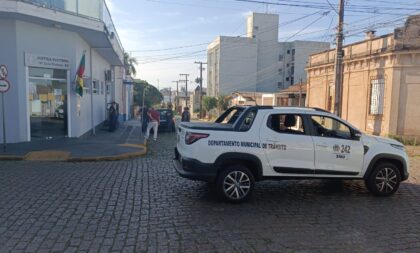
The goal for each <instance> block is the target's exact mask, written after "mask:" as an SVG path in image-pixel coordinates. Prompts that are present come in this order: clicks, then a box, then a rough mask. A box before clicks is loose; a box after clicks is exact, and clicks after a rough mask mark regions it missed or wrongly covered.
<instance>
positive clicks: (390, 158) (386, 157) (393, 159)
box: [363, 154, 407, 181]
mask: <svg viewBox="0 0 420 253" xmlns="http://www.w3.org/2000/svg"><path fill="white" fill-rule="evenodd" d="M384 162H389V163H392V164H394V165H395V166H396V167H397V168H398V170H399V172H400V175H401V179H405V177H406V175H407V163H406V161H405V160H404V158H402V157H400V156H397V155H393V154H379V155H376V156H375V157H374V158H373V159H372V160H371V161H370V163H369V166H368V168H367V170H366V173H365V175H364V177H363V178H364V179H367V178H368V177H369V176H370V174H371V173H372V171H373V170H374V169H375V167H376V166H377V165H378V164H380V163H384ZM402 181H403V180H402Z"/></svg>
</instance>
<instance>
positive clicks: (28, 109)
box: [25, 66, 72, 142]
mask: <svg viewBox="0 0 420 253" xmlns="http://www.w3.org/2000/svg"><path fill="white" fill-rule="evenodd" d="M29 68H30V66H25V81H26V98H25V99H26V119H27V122H26V129H27V131H26V140H27V141H28V142H31V141H32V136H31V110H30V106H29V95H30V91H29V88H30V87H29V79H30V76H29ZM34 79H45V80H64V79H56V78H42V77H41V78H34ZM66 86H67V94H66V96H67V137H72V136H71V124H70V122H71V113H70V112H71V110H70V108H71V103H70V99H71V96H70V92H71V83H70V70H69V69H66Z"/></svg>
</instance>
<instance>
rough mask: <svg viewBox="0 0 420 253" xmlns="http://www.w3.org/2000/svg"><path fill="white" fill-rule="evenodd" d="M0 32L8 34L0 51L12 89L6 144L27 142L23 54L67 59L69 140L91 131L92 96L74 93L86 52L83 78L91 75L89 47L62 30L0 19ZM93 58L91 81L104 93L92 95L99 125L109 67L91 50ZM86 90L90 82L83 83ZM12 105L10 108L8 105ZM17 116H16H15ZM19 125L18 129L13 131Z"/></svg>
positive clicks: (96, 122) (27, 120)
mask: <svg viewBox="0 0 420 253" xmlns="http://www.w3.org/2000/svg"><path fill="white" fill-rule="evenodd" d="M0 32H1V33H2V34H8V35H10V36H7V39H3V40H2V45H4V48H7V50H0V59H1V62H2V63H3V61H4V63H5V64H7V65H8V67H9V72H10V76H9V78H10V81H11V82H12V89H11V90H10V92H9V93H7V99H6V105H7V106H8V109H7V110H8V114H7V122H8V123H7V124H8V125H7V129H14V130H13V131H10V130H9V131H8V142H11V143H13V142H22V141H29V138H28V135H30V128H29V112H28V110H29V106H28V94H29V88H28V84H27V80H26V76H27V73H26V69H27V68H26V67H25V62H24V55H25V52H26V53H32V54H39V55H48V56H58V57H65V58H68V59H69V60H70V63H71V66H70V71H69V76H70V82H71V83H70V85H69V86H68V87H67V89H68V93H69V102H70V106H69V114H68V115H69V122H71V125H70V133H71V135H70V137H79V136H81V135H83V134H84V133H86V132H87V131H89V130H90V129H91V128H92V122H91V118H92V114H91V97H90V94H89V93H86V92H85V94H84V96H83V97H82V98H78V96H77V95H76V93H75V92H74V84H73V81H74V77H75V75H76V71H77V68H78V66H79V63H80V60H81V58H82V55H83V52H84V51H86V68H85V75H86V76H90V46H89V45H88V44H87V43H86V42H85V41H84V40H83V39H82V38H81V37H80V36H79V35H78V34H77V33H74V32H69V31H66V30H62V29H56V28H52V27H51V28H50V27H44V26H40V25H35V24H31V23H27V22H23V21H12V20H4V19H1V20H0ZM92 58H93V79H95V80H98V81H99V89H101V88H102V86H101V85H100V83H101V82H103V83H104V86H103V87H104V91H103V92H102V91H101V90H99V94H97V95H94V96H93V99H94V100H93V101H94V109H93V110H94V116H93V118H94V125H95V126H96V125H98V124H100V123H101V122H103V121H104V120H105V115H106V113H105V80H104V79H105V75H104V72H105V70H106V69H109V68H110V65H109V64H108V63H107V61H105V60H104V59H103V58H102V57H101V56H100V55H99V54H97V53H96V52H95V50H94V49H93V50H92ZM85 86H86V87H89V82H87V83H86V84H85ZM78 100H80V104H81V110H80V115H79V114H78V110H77V109H76V108H77V103H78ZM11 105H12V106H11ZM16 115H17V117H16ZM16 126H19V128H16Z"/></svg>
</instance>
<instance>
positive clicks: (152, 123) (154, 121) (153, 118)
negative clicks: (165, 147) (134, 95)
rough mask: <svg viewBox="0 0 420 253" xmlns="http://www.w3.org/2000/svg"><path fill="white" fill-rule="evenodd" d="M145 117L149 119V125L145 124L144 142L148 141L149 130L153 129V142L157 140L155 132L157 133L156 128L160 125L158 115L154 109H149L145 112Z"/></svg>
mask: <svg viewBox="0 0 420 253" xmlns="http://www.w3.org/2000/svg"><path fill="white" fill-rule="evenodd" d="M147 117H148V118H149V123H148V124H147V130H146V136H145V138H146V140H147V139H149V135H150V129H152V128H153V140H155V141H156V140H157V132H158V126H159V123H160V113H159V112H158V111H156V110H155V108H153V107H152V108H150V110H149V111H148V112H147Z"/></svg>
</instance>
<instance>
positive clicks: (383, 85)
mask: <svg viewBox="0 0 420 253" xmlns="http://www.w3.org/2000/svg"><path fill="white" fill-rule="evenodd" d="M334 59H335V51H334V50H328V51H324V52H320V53H317V54H313V55H311V56H310V57H309V62H308V67H307V74H308V92H307V93H308V94H307V104H308V105H309V106H313V107H320V108H324V109H326V110H329V111H333V109H334V108H333V107H334V94H335V87H334ZM342 97H343V99H342V117H343V118H344V119H346V120H348V121H349V122H351V123H352V124H354V125H355V126H356V127H358V128H360V129H362V130H364V131H365V132H367V133H371V134H376V135H384V136H386V135H399V136H407V137H420V128H419V125H420V110H419V109H418V102H419V97H420V15H416V16H410V17H409V18H408V19H407V21H406V23H405V25H404V26H403V27H399V28H396V29H395V30H394V32H393V33H390V34H386V35H383V36H379V37H377V36H375V33H374V32H373V31H371V32H368V33H367V35H366V39H365V40H363V41H359V42H356V43H353V44H350V45H347V46H345V47H344V81H343V94H342Z"/></svg>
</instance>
